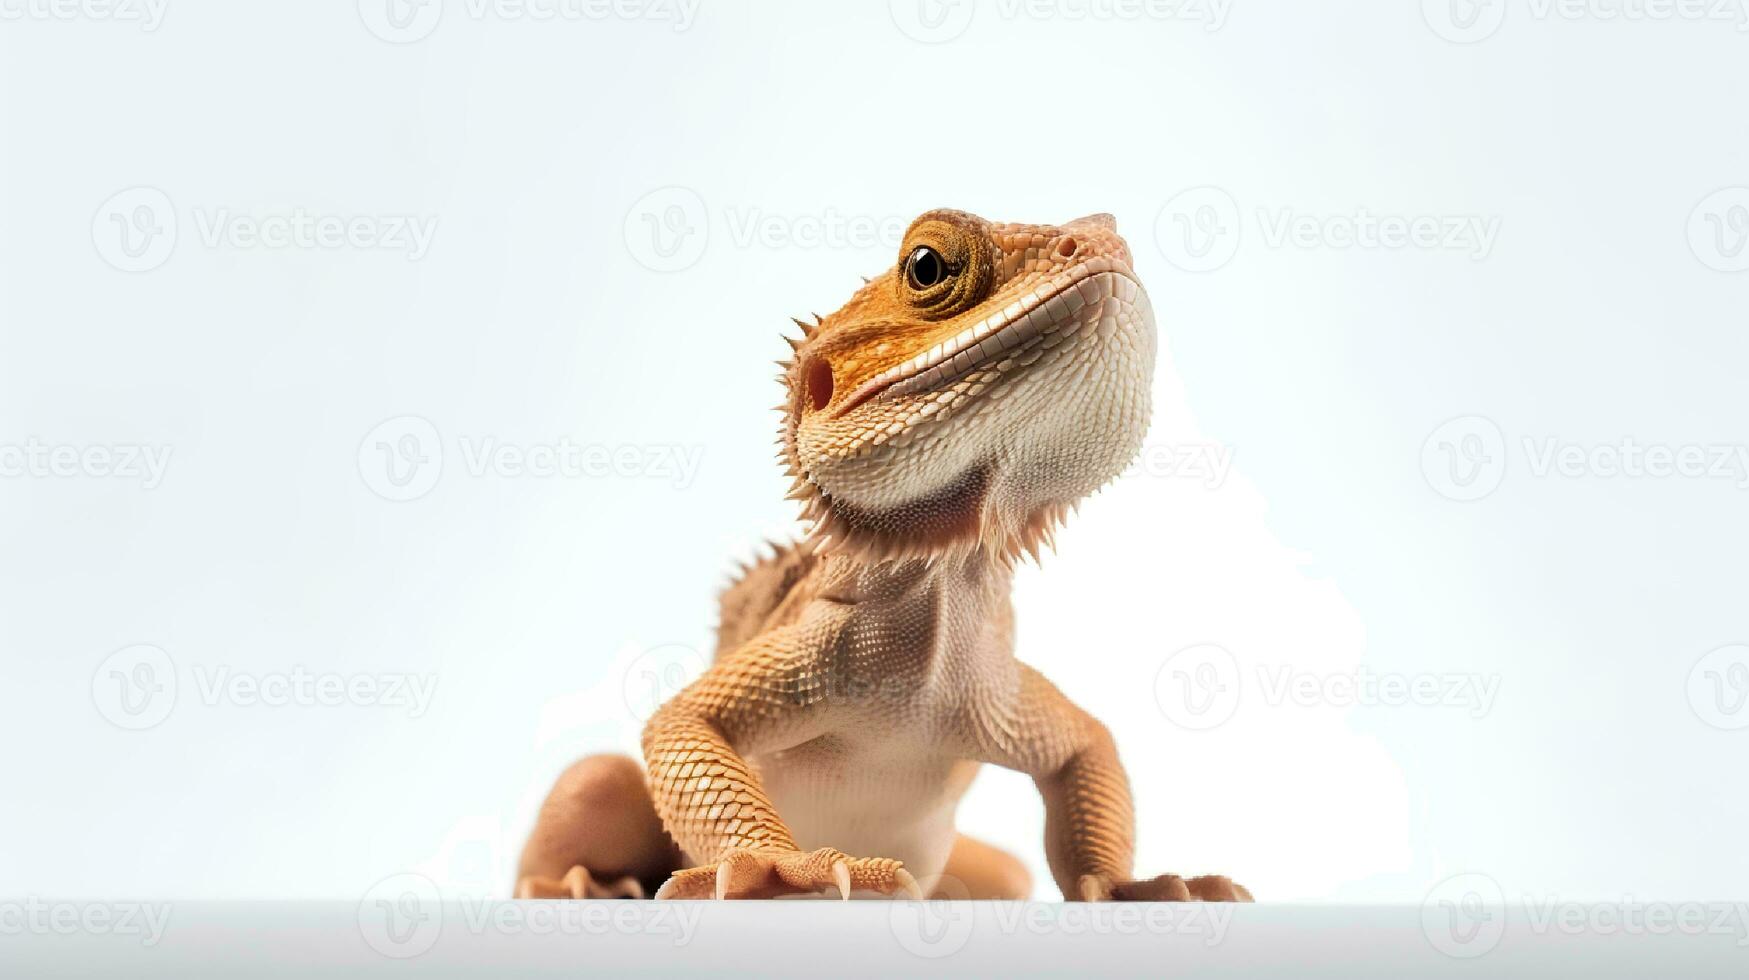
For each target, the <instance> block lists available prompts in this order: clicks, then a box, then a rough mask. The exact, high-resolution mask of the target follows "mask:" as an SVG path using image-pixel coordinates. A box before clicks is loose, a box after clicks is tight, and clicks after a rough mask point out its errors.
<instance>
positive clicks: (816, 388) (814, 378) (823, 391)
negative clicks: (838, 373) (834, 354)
mask: <svg viewBox="0 0 1749 980" xmlns="http://www.w3.org/2000/svg"><path fill="white" fill-rule="evenodd" d="M806 387H807V395H808V404H809V405H810V406H812V407H813V409H814V411H816V412H818V411H819V410H821V409H823V408H825V407H826V405H827V404H828V403H830V402H831V401H832V365H830V364H828V363H826V359H825V358H823V357H816V358H814V360H812V361H810V362H809V363H808V373H807V379H806Z"/></svg>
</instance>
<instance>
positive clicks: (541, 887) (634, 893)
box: [516, 864, 644, 898]
mask: <svg viewBox="0 0 1749 980" xmlns="http://www.w3.org/2000/svg"><path fill="white" fill-rule="evenodd" d="M516 897H517V898H643V897H644V886H643V885H640V884H638V879H636V878H631V877H626V878H619V879H617V880H614V881H610V882H607V883H606V884H603V883H601V882H598V881H596V880H595V879H594V878H592V877H590V875H589V869H587V868H585V867H583V866H582V865H581V864H579V865H575V866H573V867H572V868H571V870H570V871H567V872H565V877H563V878H542V877H541V876H539V875H528V876H526V877H524V878H523V879H522V880H520V881H518V882H517V883H516Z"/></svg>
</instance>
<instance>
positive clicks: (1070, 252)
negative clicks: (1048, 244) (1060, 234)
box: [1057, 235, 1079, 259]
mask: <svg viewBox="0 0 1749 980" xmlns="http://www.w3.org/2000/svg"><path fill="white" fill-rule="evenodd" d="M1077 247H1079V243H1078V242H1076V241H1075V237H1074V236H1073V235H1068V236H1065V237H1064V238H1063V240H1062V241H1060V242H1058V243H1057V254H1058V255H1060V256H1062V257H1063V258H1065V259H1067V258H1072V257H1073V256H1074V255H1075V249H1076V248H1077Z"/></svg>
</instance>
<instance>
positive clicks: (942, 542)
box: [777, 320, 1079, 565]
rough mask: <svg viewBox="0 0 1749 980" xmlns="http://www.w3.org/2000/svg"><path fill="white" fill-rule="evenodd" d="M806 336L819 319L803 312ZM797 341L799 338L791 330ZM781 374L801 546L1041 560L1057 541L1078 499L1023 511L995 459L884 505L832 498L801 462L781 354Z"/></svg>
mask: <svg viewBox="0 0 1749 980" xmlns="http://www.w3.org/2000/svg"><path fill="white" fill-rule="evenodd" d="M795 322H796V323H797V324H798V325H799V326H801V328H802V331H803V338H804V340H805V339H806V337H807V336H809V335H811V334H812V332H813V330H814V327H813V326H810V325H808V324H806V323H803V322H802V321H800V320H797V321H795ZM785 339H786V340H789V341H790V345H791V346H792V347H799V346H800V342H798V341H796V340H793V339H791V338H787V337H786V338H785ZM779 364H780V366H781V367H783V368H784V371H783V373H782V374H780V375H779V376H778V379H779V380H780V381H782V382H783V384H784V386H785V389H786V392H787V394H788V397H787V398H786V399H785V401H784V403H783V404H780V405H778V406H777V409H778V411H780V412H782V413H783V430H782V434H781V435H780V436H779V437H778V445H779V447H780V448H779V452H778V461H779V462H780V463H782V464H783V465H784V470H785V472H786V473H787V474H788V476H789V477H790V479H791V481H792V483H791V485H790V490H789V493H788V494H787V497H786V499H789V500H795V501H799V502H800V503H801V505H802V513H801V518H802V520H803V521H804V522H805V523H807V524H808V525H809V531H808V533H807V535H806V537H805V538H804V539H803V542H802V543H803V546H804V547H807V548H808V549H810V550H811V551H814V552H816V553H818V554H822V555H843V556H846V557H848V558H850V559H852V560H854V561H858V562H862V563H865V564H875V563H879V562H886V561H903V560H913V559H916V560H923V561H940V560H955V559H961V558H965V557H969V556H971V555H972V554H973V553H975V552H979V551H982V552H984V553H986V554H988V555H991V556H993V557H994V558H995V559H996V560H998V561H1000V562H1002V563H1003V564H1006V565H1013V564H1014V563H1015V562H1017V561H1019V560H1020V559H1021V558H1031V559H1032V560H1033V561H1034V562H1037V561H1039V560H1040V558H1041V557H1042V554H1043V552H1044V551H1045V550H1046V549H1048V548H1055V546H1056V531H1057V528H1058V527H1060V526H1061V525H1062V523H1063V522H1064V521H1065V520H1066V519H1067V518H1068V516H1069V515H1070V514H1071V513H1073V512H1074V511H1075V509H1076V508H1077V507H1078V506H1079V501H1071V502H1067V503H1054V504H1045V505H1042V506H1038V507H1034V508H1031V509H1029V510H1027V511H1025V512H1019V511H1017V510H1016V509H1012V508H1011V509H1008V510H1007V512H1005V511H1004V508H1003V507H1002V506H1000V503H999V501H998V500H997V495H996V494H994V493H993V492H992V490H993V489H994V488H995V484H996V480H997V473H996V466H995V464H989V465H986V466H983V467H977V468H974V469H972V470H971V471H968V472H967V473H965V474H963V475H962V476H961V477H960V478H959V479H958V480H956V481H954V482H953V483H952V484H950V485H948V486H947V487H944V488H942V489H941V490H938V491H935V492H934V493H931V494H926V495H924V496H922V497H920V498H918V499H915V500H911V501H907V502H906V503H904V504H900V505H898V506H895V507H892V508H887V509H885V510H871V509H867V508H861V507H857V506H855V505H852V504H849V503H847V502H845V501H842V500H837V499H834V498H833V496H832V494H831V493H830V492H828V491H827V490H826V488H824V487H822V486H820V484H819V483H818V482H816V481H815V479H814V478H813V476H812V475H811V474H809V473H808V471H807V468H806V467H805V466H804V465H803V464H802V461H801V455H800V452H799V450H798V448H797V444H796V443H797V438H796V437H797V432H798V430H799V428H800V425H801V404H800V401H801V395H800V392H801V390H802V385H801V379H800V378H799V377H798V373H799V368H798V367H797V366H796V363H795V362H794V361H781V362H779Z"/></svg>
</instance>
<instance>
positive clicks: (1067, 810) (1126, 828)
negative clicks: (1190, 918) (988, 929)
mask: <svg viewBox="0 0 1749 980" xmlns="http://www.w3.org/2000/svg"><path fill="white" fill-rule="evenodd" d="M1018 666H1019V684H1018V689H1017V690H1016V691H1015V693H1014V696H1013V698H1012V700H1010V701H1009V702H1008V703H1007V704H1006V705H1004V706H1002V707H1001V708H998V709H996V710H995V714H996V717H995V718H994V719H992V720H990V721H987V722H986V723H985V724H984V725H983V726H981V730H982V731H983V732H984V736H983V742H984V744H983V745H982V746H981V748H982V750H983V752H984V754H985V756H986V758H985V761H988V762H991V763H994V764H996V765H1000V766H1003V767H1005V768H1009V769H1015V770H1018V771H1020V772H1024V773H1026V774H1028V775H1030V776H1032V778H1033V782H1034V783H1035V784H1036V785H1037V786H1038V789H1039V793H1040V795H1041V796H1043V797H1044V802H1045V855H1046V858H1047V859H1048V860H1049V862H1050V867H1051V876H1052V877H1053V878H1055V879H1056V882H1057V887H1058V888H1060V889H1062V892H1063V898H1064V899H1066V900H1070V901H1074V900H1077V899H1079V900H1081V901H1090V902H1091V901H1193V900H1200V901H1242V902H1248V901H1250V900H1251V893H1250V892H1249V891H1247V890H1246V889H1245V887H1244V886H1242V885H1238V884H1235V883H1234V882H1232V881H1231V880H1229V879H1227V878H1225V877H1223V876H1221V875H1205V876H1203V877H1199V878H1181V877H1180V876H1178V875H1171V874H1168V875H1160V876H1159V877H1157V878H1149V879H1141V880H1137V879H1134V878H1132V877H1131V874H1132V871H1131V867H1132V865H1131V862H1132V860H1133V858H1134V854H1135V808H1134V805H1133V803H1132V802H1131V799H1130V786H1129V778H1128V777H1127V776H1126V775H1125V774H1124V769H1123V764H1122V763H1121V762H1119V761H1118V757H1117V746H1116V744H1115V743H1114V742H1113V741H1112V738H1111V733H1110V732H1109V731H1107V730H1106V728H1105V726H1104V725H1102V724H1100V723H1099V721H1098V719H1096V718H1094V717H1093V716H1092V715H1089V714H1088V713H1087V712H1085V711H1083V710H1081V709H1080V708H1079V707H1077V706H1076V705H1075V704H1074V703H1073V702H1071V701H1070V700H1069V699H1068V698H1066V697H1064V696H1063V693H1062V692H1061V691H1059V690H1057V688H1056V687H1055V686H1054V685H1052V684H1051V682H1050V681H1048V680H1046V679H1045V678H1044V676H1043V675H1041V674H1040V673H1039V672H1038V671H1036V670H1033V669H1032V668H1031V667H1028V666H1026V665H1024V664H1020V665H1018Z"/></svg>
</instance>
